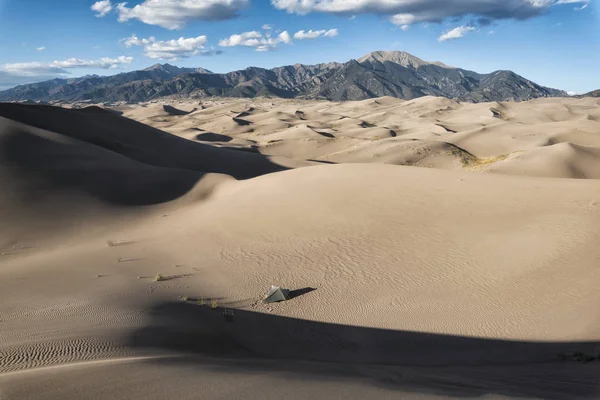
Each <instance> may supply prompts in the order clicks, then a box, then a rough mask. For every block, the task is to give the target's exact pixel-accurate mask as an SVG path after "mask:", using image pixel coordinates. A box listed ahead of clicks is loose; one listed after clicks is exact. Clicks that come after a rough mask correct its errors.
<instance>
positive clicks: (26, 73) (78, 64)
mask: <svg viewBox="0 0 600 400" xmlns="http://www.w3.org/2000/svg"><path fill="white" fill-rule="evenodd" d="M132 61H133V58H131V57H125V56H121V57H117V58H101V59H100V60H81V59H79V58H70V59H68V60H63V61H53V62H51V63H41V62H27V63H13V64H4V65H0V87H12V86H16V85H21V84H26V83H31V82H39V81H43V80H47V79H53V78H57V77H62V78H65V77H68V76H69V71H68V70H69V69H74V68H101V69H115V68H118V67H120V66H122V65H125V64H130V63H131V62H132Z"/></svg>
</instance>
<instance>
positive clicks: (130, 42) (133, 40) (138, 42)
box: [119, 33, 156, 47]
mask: <svg viewBox="0 0 600 400" xmlns="http://www.w3.org/2000/svg"><path fill="white" fill-rule="evenodd" d="M119 42H121V43H123V44H124V45H125V47H131V46H145V45H149V44H150V43H154V42H156V39H155V38H154V36H150V37H149V38H148V39H140V38H138V37H137V35H136V34H135V33H134V34H133V35H131V36H130V37H128V38H123V39H121V40H119Z"/></svg>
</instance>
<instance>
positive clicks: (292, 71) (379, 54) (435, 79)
mask: <svg viewBox="0 0 600 400" xmlns="http://www.w3.org/2000/svg"><path fill="white" fill-rule="evenodd" d="M428 95H430V96H442V97H448V98H452V99H456V100H459V101H468V102H480V101H522V100H530V99H533V98H538V97H556V96H567V93H566V92H564V91H562V90H557V89H551V88H547V87H544V86H540V85H538V84H536V83H534V82H532V81H530V80H528V79H525V78H523V77H522V76H520V75H517V74H515V73H514V72H512V71H495V72H492V73H490V74H478V73H476V72H473V71H468V70H464V69H461V68H456V67H450V66H447V65H445V64H443V63H441V62H429V61H424V60H422V59H420V58H418V57H415V56H413V55H411V54H409V53H406V52H401V51H397V52H384V51H375V52H373V53H369V54H367V55H366V56H364V57H361V58H359V59H358V60H350V61H348V62H346V63H327V64H317V65H303V64H295V65H289V66H284V67H277V68H272V69H264V68H257V67H249V68H246V69H244V70H239V71H233V72H229V73H225V74H215V73H212V72H211V71H208V70H206V69H204V68H179V67H176V66H173V65H170V64H155V65H153V66H151V67H149V68H146V69H143V70H140V71H132V72H126V73H122V74H118V75H114V76H104V77H102V76H97V75H92V76H86V77H81V78H73V79H53V80H50V81H45V82H40V83H33V84H28V85H21V86H17V87H15V88H12V89H9V90H6V91H3V92H0V101H24V100H33V101H53V100H64V101H83V100H87V101H93V102H119V101H125V102H142V101H149V100H153V99H156V98H160V97H165V96H186V97H198V98H202V97H209V96H228V97H248V98H251V97H256V96H276V97H284V98H306V99H327V100H333V101H344V100H363V99H368V98H374V97H381V96H392V97H397V98H402V99H413V98H417V97H422V96H428Z"/></svg>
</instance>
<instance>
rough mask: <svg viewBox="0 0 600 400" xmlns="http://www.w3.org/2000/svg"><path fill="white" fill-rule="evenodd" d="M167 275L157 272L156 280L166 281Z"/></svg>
mask: <svg viewBox="0 0 600 400" xmlns="http://www.w3.org/2000/svg"><path fill="white" fill-rule="evenodd" d="M164 280H165V277H164V276H162V275H161V274H156V276H155V277H154V282H160V281H164Z"/></svg>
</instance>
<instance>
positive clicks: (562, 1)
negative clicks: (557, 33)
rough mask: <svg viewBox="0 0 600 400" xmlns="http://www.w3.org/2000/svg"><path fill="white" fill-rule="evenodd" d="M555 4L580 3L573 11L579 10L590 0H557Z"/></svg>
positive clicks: (585, 6) (587, 4)
mask: <svg viewBox="0 0 600 400" xmlns="http://www.w3.org/2000/svg"><path fill="white" fill-rule="evenodd" d="M556 4H581V6H579V7H575V8H574V10H575V11H581V10H583V9H585V8H587V6H589V5H590V0H558V1H557V2H556Z"/></svg>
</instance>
